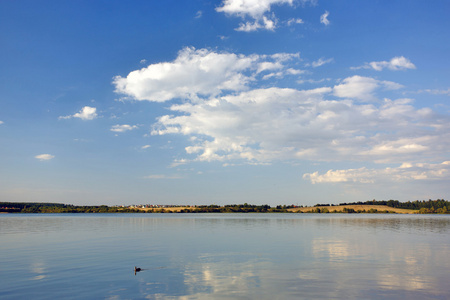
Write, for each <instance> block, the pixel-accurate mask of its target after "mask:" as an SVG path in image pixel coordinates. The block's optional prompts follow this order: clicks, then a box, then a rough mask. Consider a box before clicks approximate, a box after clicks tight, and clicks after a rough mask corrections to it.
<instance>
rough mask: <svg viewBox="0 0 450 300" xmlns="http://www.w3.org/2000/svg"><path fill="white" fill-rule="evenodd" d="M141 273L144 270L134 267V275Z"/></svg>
mask: <svg viewBox="0 0 450 300" xmlns="http://www.w3.org/2000/svg"><path fill="white" fill-rule="evenodd" d="M140 271H142V269H141V268H138V267H136V266H135V267H134V275H136V273H137V272H140Z"/></svg>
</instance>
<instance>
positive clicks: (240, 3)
mask: <svg viewBox="0 0 450 300" xmlns="http://www.w3.org/2000/svg"><path fill="white" fill-rule="evenodd" d="M222 4H223V6H221V7H217V8H216V11H217V12H223V13H225V14H227V15H236V16H240V17H246V16H250V17H252V18H253V19H259V18H261V17H262V16H263V15H264V14H265V13H266V12H269V11H270V7H271V6H272V5H275V4H289V5H291V6H292V4H293V0H258V1H255V0H224V1H223V3H222Z"/></svg>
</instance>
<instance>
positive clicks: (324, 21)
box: [320, 11, 330, 26]
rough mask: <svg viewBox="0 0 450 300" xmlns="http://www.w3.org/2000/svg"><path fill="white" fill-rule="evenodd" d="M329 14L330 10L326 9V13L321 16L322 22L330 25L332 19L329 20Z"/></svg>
mask: <svg viewBox="0 0 450 300" xmlns="http://www.w3.org/2000/svg"><path fill="white" fill-rule="evenodd" d="M329 15H330V13H329V12H328V11H325V13H324V14H323V15H321V16H320V23H322V24H324V25H326V26H327V25H330V21H329V20H328V16H329Z"/></svg>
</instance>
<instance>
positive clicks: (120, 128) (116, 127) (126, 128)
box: [110, 124, 138, 132]
mask: <svg viewBox="0 0 450 300" xmlns="http://www.w3.org/2000/svg"><path fill="white" fill-rule="evenodd" d="M137 128H138V126H137V125H128V124H123V125H114V126H112V127H111V129H110V130H111V131H114V132H125V131H130V130H133V129H137Z"/></svg>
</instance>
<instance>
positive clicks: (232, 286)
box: [0, 214, 450, 299]
mask: <svg viewBox="0 0 450 300" xmlns="http://www.w3.org/2000/svg"><path fill="white" fill-rule="evenodd" d="M134 266H138V267H141V268H142V269H143V270H142V271H141V272H138V273H136V274H135V273H134ZM449 283H450V216H442V215H433V216H431V215H413V216H411V215H345V214H326V215H325V214H323V215H318V214H54V215H47V214H36V215H29V214H22V215H13V214H6V215H5V214H3V215H0V299H348V298H350V299H381V298H383V299H385V298H388V299H450V284H449Z"/></svg>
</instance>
